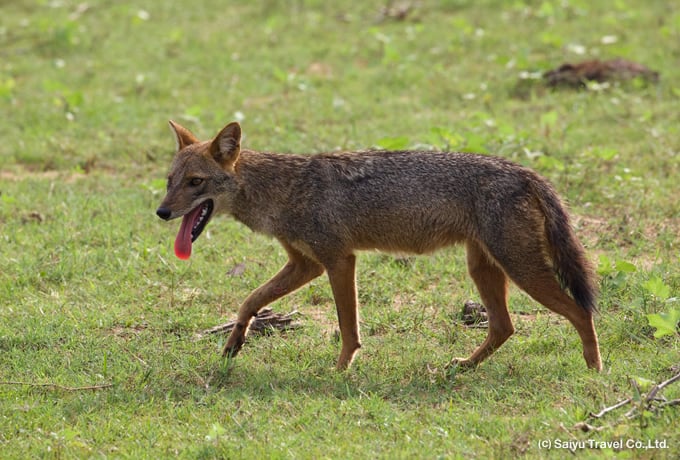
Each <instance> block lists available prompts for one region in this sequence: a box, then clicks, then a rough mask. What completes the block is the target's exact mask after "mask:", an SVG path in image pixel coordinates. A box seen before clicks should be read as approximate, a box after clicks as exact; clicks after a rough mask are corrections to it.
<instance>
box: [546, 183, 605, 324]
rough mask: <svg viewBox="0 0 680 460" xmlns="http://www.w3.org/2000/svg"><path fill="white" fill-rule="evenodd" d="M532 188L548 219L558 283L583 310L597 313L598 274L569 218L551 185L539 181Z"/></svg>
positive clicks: (550, 243)
mask: <svg viewBox="0 0 680 460" xmlns="http://www.w3.org/2000/svg"><path fill="white" fill-rule="evenodd" d="M533 185H534V188H535V192H536V197H537V198H538V201H539V202H540V205H541V209H542V210H543V213H544V215H545V234H546V238H547V240H548V246H549V249H548V250H549V254H550V256H551V258H552V260H553V267H554V270H555V274H556V275H557V279H558V280H559V282H560V284H561V285H562V288H563V289H565V290H568V291H569V293H570V294H571V296H572V298H573V299H574V301H575V302H576V303H577V304H578V305H579V306H580V307H582V308H584V309H585V310H588V311H596V310H597V304H596V299H597V286H596V282H595V272H594V269H593V266H592V264H591V263H590V261H588V259H587V258H586V254H585V249H584V248H583V245H582V244H581V242H580V241H579V240H578V239H577V238H576V235H575V234H574V232H573V230H572V228H571V224H570V221H569V215H568V214H567V212H566V211H565V209H564V205H563V204H562V202H561V201H560V199H559V198H558V196H557V193H556V192H555V190H553V188H552V187H551V186H550V185H549V184H548V183H546V182H544V181H540V182H538V183H534V184H533Z"/></svg>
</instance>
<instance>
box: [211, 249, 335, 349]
mask: <svg viewBox="0 0 680 460" xmlns="http://www.w3.org/2000/svg"><path fill="white" fill-rule="evenodd" d="M284 248H285V249H286V251H288V262H287V263H286V265H284V267H283V268H282V269H281V270H280V271H279V272H278V273H277V274H276V275H274V277H273V278H272V279H270V280H269V281H267V282H266V283H264V284H263V285H262V286H260V287H259V288H257V289H255V290H254V291H253V292H252V293H251V294H250V295H249V296H248V297H247V298H246V300H245V301H244V302H243V304H242V305H241V308H239V311H238V317H237V319H236V324H235V325H234V329H233V330H232V331H231V335H229V338H228V339H227V343H226V344H225V345H224V349H223V350H222V355H223V356H235V355H236V354H237V353H238V352H239V350H240V349H241V347H243V344H244V343H245V341H246V334H247V333H248V326H249V325H250V322H251V321H252V319H253V317H254V316H255V315H256V314H257V312H258V311H260V309H262V308H263V307H266V306H267V305H269V304H270V303H272V302H273V301H275V300H276V299H278V298H280V297H283V296H284V295H286V294H290V293H291V292H293V291H295V290H296V289H298V288H300V287H302V286H304V285H305V284H307V283H308V282H310V281H311V280H313V279H314V278H316V277H317V276H319V275H321V274H322V273H323V272H324V269H323V267H322V266H321V264H319V263H317V262H315V261H313V260H311V259H309V258H308V257H306V256H304V255H303V254H302V253H300V252H298V251H297V250H295V249H294V248H292V247H290V246H288V245H286V244H284Z"/></svg>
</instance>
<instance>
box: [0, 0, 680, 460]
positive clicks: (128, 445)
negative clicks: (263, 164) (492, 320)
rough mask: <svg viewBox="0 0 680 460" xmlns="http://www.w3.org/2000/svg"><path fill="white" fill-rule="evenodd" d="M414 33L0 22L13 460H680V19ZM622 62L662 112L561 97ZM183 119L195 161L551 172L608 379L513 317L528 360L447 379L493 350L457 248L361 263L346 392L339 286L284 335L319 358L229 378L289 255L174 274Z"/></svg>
mask: <svg viewBox="0 0 680 460" xmlns="http://www.w3.org/2000/svg"><path fill="white" fill-rule="evenodd" d="M403 4H406V5H410V6H411V9H410V10H409V11H408V12H406V13H405V14H403V15H399V14H397V13H396V12H394V11H393V10H390V11H388V12H384V11H383V10H382V8H383V7H384V6H385V2H378V1H358V0H354V1H347V2H324V1H313V0H308V1H303V0H295V1H290V2H276V1H272V0H268V1H265V0H263V1H251V2H219V1H217V0H205V1H195V2H180V1H166V2H132V1H119V2H114V1H111V0H108V1H105V0H101V1H92V2H89V3H82V2H80V1H71V0H59V1H46V0H40V1H37V0H36V1H28V0H17V1H13V2H0V17H1V19H0V119H2V123H0V161H1V162H2V169H1V171H0V243H1V244H0V457H2V458H7V459H12V458H17V459H19V458H42V457H44V458H87V457H95V458H100V457H112V458H166V457H175V456H177V457H181V458H315V459H316V458H508V457H521V456H526V457H529V458H543V457H547V458H561V457H564V456H565V455H567V454H568V453H569V450H570V449H571V450H572V451H574V452H575V453H577V454H579V455H580V457H582V458H590V457H601V456H614V455H616V456H617V457H622V458H673V457H676V456H677V455H678V453H679V452H680V422H679V420H680V412H679V411H680V409H679V408H678V407H679V406H678V405H672V404H668V405H666V406H664V407H662V405H663V402H662V401H654V402H653V403H650V404H648V403H646V402H645V399H646V397H647V396H648V395H649V392H650V390H651V387H652V385H654V384H655V383H658V382H661V381H664V380H667V379H669V378H671V377H672V376H673V375H676V374H678V373H679V372H680V336H679V335H678V332H677V328H676V326H675V324H676V323H677V316H678V315H680V300H679V298H680V249H679V242H680V240H679V233H680V200H679V199H678V197H679V196H680V193H679V192H680V187H678V178H680V111H679V110H678V107H679V106H680V69H679V68H678V65H677V62H678V59H679V58H680V5H679V4H678V3H677V2H672V1H650V2H641V1H637V2H636V1H632V0H619V1H616V2H605V1H595V2H591V1H585V0H568V1H563V2H557V1H549V0H548V1H542V2H541V1H530V0H517V1H513V2H504V1H500V0H496V1H491V0H487V1H485V0H482V1H469V0H458V1H455V0H440V1H435V0H422V1H419V2H412V3H408V2H406V3H403ZM613 57H625V58H627V59H631V60H635V61H638V62H641V63H643V64H645V65H647V66H649V67H650V68H652V69H654V70H657V71H659V72H660V74H661V78H660V81H659V83H658V84H648V83H646V82H644V81H640V80H634V81H631V82H625V83H621V84H618V83H613V84H604V85H592V86H589V88H588V89H586V90H583V91H576V90H558V91H552V90H548V89H546V88H545V87H544V86H543V85H542V84H541V81H540V74H541V72H542V71H545V70H548V69H550V68H553V67H556V66H558V65H559V64H561V63H563V62H569V61H577V60H582V59H587V58H603V59H605V58H613ZM168 119H174V120H177V121H179V122H180V123H182V124H183V125H185V126H187V127H188V128H190V129H192V130H193V131H194V132H195V133H196V134H197V135H199V136H200V137H202V138H207V137H210V136H213V135H214V134H216V133H217V131H218V130H219V129H220V128H221V127H222V126H224V125H225V124H226V123H227V122H229V121H232V120H240V121H241V123H242V126H243V128H244V133H245V140H244V143H245V145H246V146H247V147H250V148H254V149H258V150H273V151H281V152H294V153H300V154H308V153H314V152H321V151H329V150H338V149H359V148H367V147H374V146H381V147H384V148H406V147H413V148H432V149H447V150H466V151H480V152H486V153H490V154H497V155H500V156H503V157H506V158H509V159H512V160H514V161H517V162H519V163H521V164H524V165H527V166H529V167H532V168H534V169H536V170H537V171H539V172H540V173H541V174H543V175H544V176H546V177H547V178H549V179H550V180H551V181H552V183H553V184H554V185H555V187H556V188H557V190H559V192H560V193H561V194H562V195H563V196H564V197H565V198H566V199H567V200H568V201H569V203H570V206H571V209H572V212H573V214H574V224H575V227H576V231H577V234H578V235H579V236H580V237H581V238H582V240H583V241H584V243H585V244H586V246H587V248H588V252H589V254H590V256H591V257H592V258H593V260H594V261H595V262H596V263H597V265H598V272H599V274H600V288H601V297H600V301H599V307H600V314H599V316H598V317H597V328H598V333H599V335H600V340H601V349H602V354H603V360H604V371H603V372H602V373H601V374H596V373H594V372H590V371H586V368H585V365H584V363H583V359H582V357H581V346H580V342H579V340H578V337H577V335H576V332H575V330H574V329H573V327H571V326H570V325H569V324H567V323H566V322H565V321H564V320H563V319H562V318H559V317H556V316H555V315H552V314H550V313H548V311H547V310H545V309H544V308H542V307H541V306H540V305H538V304H536V303H535V302H533V301H532V300H531V299H529V298H528V297H526V296H525V295H523V294H522V293H521V292H519V291H518V290H516V289H514V290H513V291H512V294H511V309H512V313H513V318H514V320H515V326H516V329H517V333H516V335H515V336H513V337H512V338H511V339H510V340H509V342H508V343H507V344H506V345H505V346H504V347H503V348H502V349H501V350H500V351H498V352H497V353H496V354H495V355H494V356H493V357H492V358H491V359H490V360H488V361H486V362H484V363H483V364H482V365H481V366H480V367H479V368H478V369H476V370H475V371H471V372H465V373H455V372H447V371H446V370H445V369H444V364H445V363H447V362H448V361H449V360H450V358H451V357H452V356H458V355H463V356H464V355H466V354H468V353H470V352H471V351H472V350H473V349H474V347H475V346H476V345H477V344H479V343H480V342H481V341H482V340H483V337H484V335H485V333H486V331H485V330H483V329H479V328H467V327H465V326H464V325H463V324H462V322H461V321H460V311H461V308H462V305H463V303H464V302H465V300H467V299H473V300H479V299H478V298H477V293H476V291H475V289H474V286H473V285H472V282H471V280H470V279H469V277H468V275H467V273H466V268H465V258H464V254H463V251H462V250H461V249H460V248H458V249H456V248H452V249H450V250H446V251H442V252H439V253H437V254H433V255H431V256H427V257H421V258H417V259H409V260H408V261H407V263H404V262H400V261H398V260H395V259H393V258H392V257H391V256H387V255H383V254H377V253H367V254H362V255H361V256H360V258H359V266H358V282H359V290H360V293H359V297H360V302H361V304H362V306H361V317H362V323H361V328H362V334H363V348H362V351H361V353H360V354H359V355H358V358H357V360H356V361H355V365H354V366H353V368H352V369H350V370H349V371H348V372H346V373H337V372H335V371H334V370H333V366H334V364H335V359H336V357H337V354H338V352H339V343H338V341H337V338H336V328H337V326H336V320H335V312H334V310H335V309H334V305H333V300H332V295H331V292H330V288H329V286H328V283H327V281H326V279H325V278H319V279H318V280H316V281H314V282H313V283H312V284H311V285H310V286H308V287H305V288H303V289H302V290H301V291H299V292H298V293H296V294H294V295H291V296H289V297H287V298H285V299H283V300H281V301H279V302H277V303H276V304H274V305H273V307H274V309H275V310H276V311H279V312H282V313H285V312H289V311H292V310H299V311H300V312H301V315H300V316H299V317H298V320H299V322H300V323H301V326H302V327H301V328H299V329H297V330H294V331H290V332H288V333H285V334H284V333H273V334H271V335H268V336H263V337H252V338H251V339H250V340H249V342H248V343H247V345H246V347H245V348H244V350H243V352H242V354H241V355H239V356H238V357H237V358H236V359H234V360H232V361H229V362H227V361H224V360H222V359H221V357H220V356H219V351H220V347H221V345H222V344H223V342H224V340H225V338H224V337H223V336H219V337H218V336H209V337H205V338H202V339H197V338H196V337H197V333H199V332H201V331H202V330H204V329H206V328H209V327H211V326H214V325H216V324H220V323H222V322H225V321H227V320H230V319H232V318H233V317H234V316H235V312H236V309H237V308H238V305H239V302H240V301H242V300H243V299H244V298H245V297H246V295H247V294H248V293H249V292H250V291H251V290H252V289H254V288H255V287H257V286H258V285H259V284H260V283H261V282H263V281H264V280H266V279H267V278H268V277H269V276H271V275H272V274H273V273H275V272H276V270H277V269H278V268H279V266H280V265H282V264H283V263H284V262H285V253H284V251H283V250H282V249H280V248H279V247H278V246H277V244H276V242H275V241H272V240H270V239H267V238H266V237H263V236H261V235H257V234H254V233H251V232H250V231H249V230H248V229H247V228H245V227H243V226H242V225H240V224H238V223H236V222H234V221H232V220H230V219H227V218H219V219H215V220H213V221H212V222H211V223H210V226H209V227H208V230H209V233H208V235H206V236H203V237H202V238H201V239H200V240H199V241H198V242H197V243H196V245H195V246H194V255H193V257H192V259H191V261H190V262H188V263H187V262H183V261H180V260H178V259H176V258H175V257H174V255H173V253H172V241H173V239H174V236H175V232H176V230H177V226H178V222H177V221H173V222H171V223H165V222H162V221H160V220H159V219H158V218H157V217H156V216H155V215H154V211H155V209H156V206H157V205H158V203H159V202H160V199H161V198H162V195H163V191H164V186H165V174H166V172H167V168H168V166H169V162H170V159H171V157H172V154H173V146H174V141H173V138H172V136H171V135H170V133H169V130H168V128H167V120H168ZM235 267H238V269H237V270H233V269H234V268H235ZM648 315H652V316H648ZM673 315H676V316H675V317H674V316H673ZM663 325H665V327H666V329H667V334H666V335H665V336H662V337H655V332H656V331H662V330H663ZM656 335H657V336H660V335H661V334H660V332H657V334H656ZM658 396H663V397H665V398H667V400H669V401H670V400H675V399H677V398H680V382H678V383H674V384H669V385H668V386H667V387H666V388H664V389H663V390H661V391H659V393H658ZM626 398H632V402H631V403H630V404H628V405H626V406H625V407H622V408H620V409H617V410H613V411H611V412H609V413H607V414H605V415H604V416H602V417H601V418H598V419H595V418H592V417H589V413H591V412H598V411H600V410H601V409H603V408H605V407H610V406H613V405H614V404H615V403H617V402H619V401H621V400H624V399H626ZM632 409H636V410H633V411H632V412H630V417H626V416H625V414H626V413H627V412H629V411H630V410H632ZM584 422H585V423H586V424H587V425H588V426H589V427H590V429H588V430H584V429H583V427H584V426H585V425H584ZM568 441H571V442H579V441H580V442H582V443H583V444H581V445H578V444H573V445H571V446H565V445H564V444H565V443H566V442H568ZM614 441H622V442H623V446H622V447H617V446H612V445H609V446H608V445H606V444H605V443H611V442H614ZM631 441H632V442H634V443H635V442H637V443H639V444H637V445H635V444H630V442H631ZM655 443H660V444H655ZM649 446H652V447H660V448H653V449H646V448H645V447H649ZM662 447H665V448H662Z"/></svg>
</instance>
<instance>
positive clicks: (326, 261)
mask: <svg viewBox="0 0 680 460" xmlns="http://www.w3.org/2000/svg"><path fill="white" fill-rule="evenodd" d="M170 126H171V127H172V129H173V131H174V133H175V135H176V140H177V153H176V155H175V158H174V160H173V162H172V166H171V168H170V173H169V175H168V188H167V195H166V196H165V199H164V200H163V202H162V203H161V205H160V207H159V208H158V210H157V211H156V213H157V214H158V216H159V217H161V218H162V219H165V220H170V219H174V218H177V217H183V219H182V224H181V226H180V229H179V233H178V235H177V239H176V241H175V253H176V255H177V256H178V257H179V258H182V259H186V258H188V257H189V256H190V255H191V245H192V242H193V241H195V240H196V238H198V236H199V235H200V234H201V232H202V231H203V229H204V228H205V225H206V224H207V223H208V220H209V219H210V218H211V217H212V215H213V214H216V213H227V214H230V215H231V216H233V217H234V218H235V219H237V220H239V221H241V222H243V223H244V224H246V225H247V226H248V227H250V228H251V229H253V230H254V231H257V232H262V233H265V234H267V235H271V236H273V237H274V238H276V239H277V240H279V242H280V243H281V245H282V246H283V247H284V248H285V250H286V251H287V253H288V262H287V263H286V265H285V266H284V267H283V268H282V269H281V271H279V272H278V273H277V274H276V275H275V276H274V277H273V278H272V279H270V280H269V281H267V282H266V283H265V284H263V285H262V286H260V287H259V288H257V289H256V290H255V291H253V292H252V293H251V294H250V295H249V296H248V298H247V299H246V300H245V301H244V302H243V305H241V307H240V309H239V312H238V319H237V322H236V326H235V328H234V330H233V331H232V333H231V335H230V336H229V339H228V340H227V342H226V344H225V347H224V354H225V355H235V354H236V353H237V352H238V351H239V350H240V349H241V347H242V346H243V344H244V342H245V338H246V333H247V331H248V325H249V324H250V321H251V320H252V318H253V317H254V316H255V315H256V314H257V312H258V311H259V310H260V309H261V308H263V307H264V306H266V305H267V304H269V303H271V302H273V301H274V300H276V299H278V298H280V297H282V296H284V295H286V294H289V293H291V292H293V291H295V290H296V289H298V288H299V287H301V286H303V285H304V284H305V283H307V282H309V281H310V280H312V279H313V278H316V277H317V276H319V275H321V274H322V273H323V272H324V271H326V272H327V273H328V279H329V281H330V285H331V288H332V291H333V296H334V298H335V305H336V307H337V313H338V320H339V323H340V334H341V337H342V350H341V352H340V357H339V358H338V362H337V367H338V369H345V368H347V367H348V366H349V365H350V364H351V362H352V359H353V358H354V355H355V353H356V352H357V350H358V349H359V348H360V346H361V343H360V340H359V323H358V312H357V291H356V280H355V260H356V259H355V254H354V253H355V251H358V250H362V249H378V250H383V251H397V252H402V253H403V252H409V253H416V254H422V253H426V252H430V251H434V250H435V249H438V248H441V247H444V246H448V245H451V244H454V243H458V242H464V243H465V246H466V248H467V264H468V270H469V272H470V276H472V279H473V280H474V282H475V284H476V286H477V289H478V290H479V294H480V296H481V299H482V302H483V303H484V305H485V306H486V309H487V314H488V319H489V330H488V335H487V337H486V340H484V342H483V343H482V344H481V345H480V346H479V347H478V348H477V349H476V350H475V351H474V352H473V353H472V355H471V356H470V357H469V358H467V359H460V358H457V359H454V360H452V363H455V364H458V365H460V366H465V367H468V366H474V365H476V364H478V363H479V362H481V361H482V360H483V359H485V358H486V357H487V356H489V355H490V354H491V353H493V351H494V350H496V349H497V348H498V347H499V346H500V345H501V344H503V342H505V341H506V340H507V339H508V337H510V336H511V335H512V333H513V332H514V328H513V326H512V321H511V319H510V315H509V313H508V299H507V297H508V293H507V289H508V279H511V280H512V281H514V282H515V284H517V285H518V286H519V287H520V288H522V289H523V290H524V291H526V292H527V293H528V294H529V295H530V296H531V297H533V298H534V299H535V300H536V301H538V302H540V303H541V304H543V305H544V306H546V307H547V308H549V309H550V310H552V311H554V312H556V313H559V314H560V315H562V316H564V317H566V318H567V319H568V320H569V321H570V322H571V323H572V324H573V325H574V327H575V328H576V330H577V331H578V333H579V335H580V337H581V341H582V343H583V356H584V358H585V361H586V364H587V365H588V367H590V368H594V369H597V370H600V369H601V368H602V364H601V361H600V351H599V347H598V343H597V335H596V333H595V327H594V324H593V311H594V310H595V308H596V306H595V296H596V286H595V281H594V275H593V271H592V268H591V266H590V264H589V263H588V261H587V259H586V257H585V254H584V249H583V246H582V245H581V243H580V242H579V241H578V239H577V238H576V236H575V235H574V233H573V232H572V230H571V227H570V224H569V217H568V215H567V213H566V211H565V209H564V207H563V205H562V203H561V202H560V199H559V198H558V196H557V194H556V193H555V191H554V190H553V188H552V187H551V186H550V184H548V182H546V180H544V179H542V178H541V177H540V176H538V175H537V174H536V173H534V172H533V171H531V170H529V169H527V168H524V167H521V166H519V165H516V164H514V163H511V162H509V161H506V160H503V159H501V158H496V157H491V156H484V155H474V154H462V153H433V152H415V151H400V152H386V151H366V152H352V153H328V154H320V155H313V156H297V155H283V154H275V153H264V152H257V151H254V150H247V149H241V128H240V126H239V125H238V123H231V124H229V125H227V126H226V127H224V128H223V129H222V130H221V131H220V133H219V134H218V135H217V136H216V137H215V138H214V139H212V140H209V141H203V142H201V141H199V140H198V139H196V138H195V137H194V135H193V134H191V133H190V132H189V131H188V130H187V129H185V128H183V127H182V126H180V125H178V124H177V123H173V122H170ZM567 292H568V293H569V294H570V295H568V294H567Z"/></svg>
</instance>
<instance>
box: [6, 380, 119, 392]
mask: <svg viewBox="0 0 680 460" xmlns="http://www.w3.org/2000/svg"><path fill="white" fill-rule="evenodd" d="M0 385H16V386H27V387H39V388H49V389H52V390H62V391H93V390H103V389H105V388H110V387H112V386H113V384H112V383H103V384H101V385H89V386H85V387H68V386H64V385H59V384H58V383H31V382H13V381H4V382H0Z"/></svg>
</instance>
